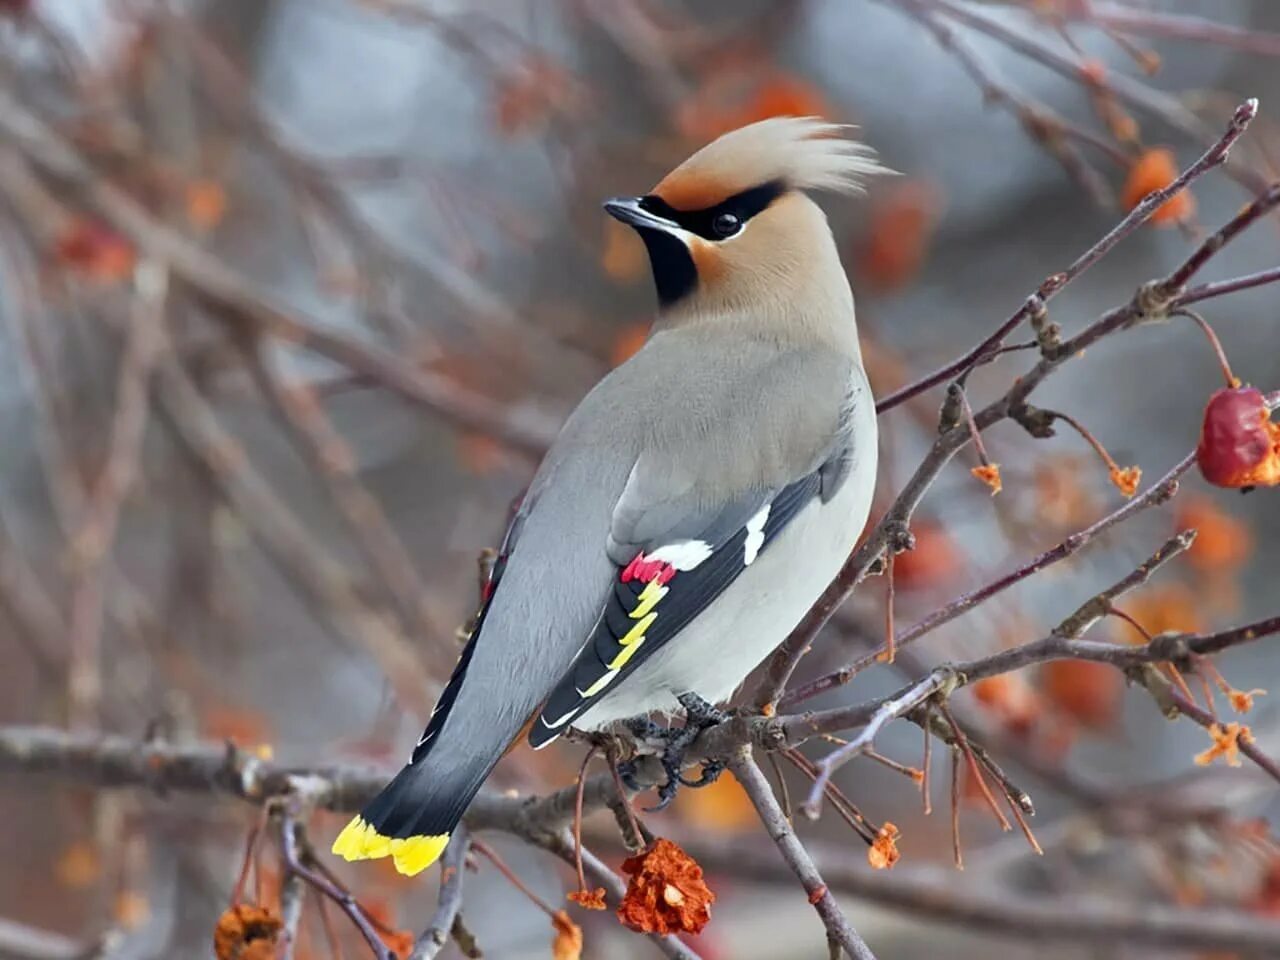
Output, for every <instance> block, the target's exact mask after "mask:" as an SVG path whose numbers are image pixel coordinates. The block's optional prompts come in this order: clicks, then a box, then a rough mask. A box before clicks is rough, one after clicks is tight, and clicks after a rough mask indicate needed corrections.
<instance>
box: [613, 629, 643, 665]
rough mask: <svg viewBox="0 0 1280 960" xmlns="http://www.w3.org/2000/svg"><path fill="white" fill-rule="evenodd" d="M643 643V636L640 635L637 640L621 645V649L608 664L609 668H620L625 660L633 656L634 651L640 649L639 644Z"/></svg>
mask: <svg viewBox="0 0 1280 960" xmlns="http://www.w3.org/2000/svg"><path fill="white" fill-rule="evenodd" d="M643 643H644V637H641V638H640V639H639V640H638V641H637V642H635V643H632V644H629V645H628V646H625V647H623V648H622V651H621V652H620V653H619V654H618V655H617V656H616V657H614V658H613V662H612V663H610V664H609V669H610V670H621V669H622V668H623V667H624V666H626V664H627V661H628V660H630V659H631V658H632V657H633V656H635V652H636V651H637V650H639V649H640V646H641V644H643Z"/></svg>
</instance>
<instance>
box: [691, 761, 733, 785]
mask: <svg viewBox="0 0 1280 960" xmlns="http://www.w3.org/2000/svg"><path fill="white" fill-rule="evenodd" d="M724 767H725V765H724V761H723V760H708V761H707V762H706V763H704V764H703V765H702V771H701V772H700V773H699V774H698V779H697V780H690V779H689V778H688V777H686V776H685V775H684V774H681V775H680V783H681V785H682V786H686V787H692V788H693V789H695V790H697V789H699V788H700V787H709V786H711V784H713V783H715V782H716V781H717V780H719V779H720V774H722V773H724Z"/></svg>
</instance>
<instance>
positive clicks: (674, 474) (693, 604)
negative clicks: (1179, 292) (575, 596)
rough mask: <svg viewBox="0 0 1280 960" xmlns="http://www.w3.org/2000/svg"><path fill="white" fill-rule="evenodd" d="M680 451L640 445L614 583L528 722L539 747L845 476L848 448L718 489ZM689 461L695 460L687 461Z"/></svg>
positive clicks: (615, 529) (616, 518) (621, 522)
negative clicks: (758, 482)
mask: <svg viewBox="0 0 1280 960" xmlns="http://www.w3.org/2000/svg"><path fill="white" fill-rule="evenodd" d="M677 460H678V458H673V457H671V456H663V455H642V456H641V458H640V460H639V461H638V462H637V463H636V466H635V468H634V469H633V470H632V472H631V476H630V478H629V480H628V482H627V486H626V488H625V489H624V491H623V493H622V496H621V498H620V499H619V500H618V503H617V505H616V506H615V508H614V511H613V518H612V524H611V529H610V533H609V539H608V553H609V556H610V558H611V559H612V560H613V562H614V563H615V565H616V567H615V571H614V578H613V584H612V589H611V590H610V592H609V594H608V596H607V598H606V600H605V603H604V608H603V610H602V611H601V613H600V618H599V620H598V621H597V622H596V625H595V627H594V628H593V629H592V631H591V633H590V635H589V636H588V637H587V640H586V643H585V644H584V645H583V647H582V649H581V651H579V653H578V655H577V657H576V658H575V660H574V662H573V664H572V666H571V667H570V668H569V669H568V670H567V671H566V672H565V674H564V676H563V677H562V678H561V680H560V682H559V683H558V684H557V685H556V687H555V689H554V690H553V692H552V693H551V696H550V697H549V698H548V700H547V702H546V704H545V705H544V706H543V708H542V712H541V714H540V715H539V718H538V720H537V721H536V722H535V723H534V724H533V726H532V728H531V729H530V731H529V740H530V743H531V744H532V745H533V746H534V747H535V748H536V747H541V746H544V745H545V744H547V743H550V742H551V741H552V740H554V739H555V738H556V737H557V736H559V735H560V734H561V733H562V732H563V731H564V730H565V729H566V728H567V727H568V726H570V725H571V724H572V722H573V720H574V718H575V717H577V716H578V715H579V714H581V713H582V712H583V711H584V710H586V709H587V708H588V707H589V706H590V705H591V704H592V703H593V702H594V701H595V700H596V699H598V698H599V697H602V696H604V695H605V693H606V692H608V691H609V690H610V689H613V688H616V687H617V685H618V684H619V683H621V682H623V681H624V680H625V679H626V677H627V676H628V674H630V673H631V672H633V671H634V670H635V669H636V668H637V667H639V666H640V664H642V663H644V661H645V660H646V659H648V658H649V657H650V656H652V655H653V653H654V652H655V651H656V650H658V649H659V648H660V647H662V646H663V644H665V643H667V642H668V641H670V640H671V639H672V638H673V637H675V636H676V635H677V634H679V632H680V631H681V630H683V629H684V627H685V626H686V625H687V624H688V623H689V622H690V621H691V620H692V619H693V618H694V617H696V616H697V615H698V614H699V613H701V612H702V611H703V610H704V609H706V607H707V606H708V605H709V604H710V603H711V602H712V601H713V600H715V598H716V597H717V596H719V595H720V594H721V593H722V592H723V591H724V590H725V589H726V588H727V587H728V586H729V585H730V584H731V583H733V581H734V580H736V579H737V577H738V576H739V575H740V574H741V573H742V572H743V571H744V570H746V569H747V567H749V566H750V565H751V564H752V563H753V562H754V561H755V559H756V557H757V556H759V554H760V552H761V551H762V550H766V549H768V547H769V544H770V543H771V542H772V541H773V539H774V537H776V536H777V534H778V532H779V531H780V530H782V529H783V527H785V526H786V525H787V523H788V522H789V521H790V520H791V519H792V518H793V517H794V516H795V515H796V514H797V513H798V512H799V511H800V509H801V508H802V507H804V506H805V504H807V503H808V502H809V501H810V500H812V499H813V498H814V497H817V496H822V497H824V498H826V497H829V496H830V495H831V493H832V491H833V487H834V486H838V484H839V482H840V481H841V480H842V479H843V470H844V464H845V462H846V460H845V457H844V455H843V451H840V452H834V453H832V454H831V455H830V456H828V457H827V458H826V459H824V460H823V462H822V463H820V465H819V466H818V467H816V468H814V469H812V470H810V471H808V472H806V473H804V474H803V475H802V476H800V477H798V478H797V479H795V480H793V481H791V482H790V483H788V484H786V485H785V486H781V487H774V488H768V487H765V488H761V487H750V488H748V489H745V490H739V491H734V492H731V493H727V494H726V493H721V494H719V495H716V494H714V493H710V492H709V491H708V489H707V485H706V484H705V483H701V482H699V477H697V476H690V475H687V474H685V473H684V471H683V470H682V468H681V466H680V465H679V464H678V463H677ZM685 462H689V461H687V460H686V461H685Z"/></svg>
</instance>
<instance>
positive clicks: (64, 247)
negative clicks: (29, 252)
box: [54, 220, 136, 283]
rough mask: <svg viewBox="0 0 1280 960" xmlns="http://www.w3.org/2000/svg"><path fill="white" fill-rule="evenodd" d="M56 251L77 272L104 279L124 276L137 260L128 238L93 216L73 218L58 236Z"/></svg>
mask: <svg viewBox="0 0 1280 960" xmlns="http://www.w3.org/2000/svg"><path fill="white" fill-rule="evenodd" d="M54 254H55V255H56V256H57V258H58V260H59V261H61V262H62V263H63V264H65V265H66V266H68V267H70V268H71V269H73V270H75V271H76V272H77V273H80V274H83V275H84V276H86V277H89V278H90V279H92V280H99V281H102V282H104V283H116V282H118V281H120V280H124V279H125V278H126V277H128V276H129V275H130V274H131V273H133V265H134V262H135V260H136V255H135V253H134V250H133V247H132V246H130V244H129V241H127V240H126V239H125V238H124V237H122V236H121V235H120V234H119V233H117V232H116V231H115V230H113V229H111V227H109V226H107V225H106V224H104V223H101V222H98V221H93V220H73V221H72V222H71V223H70V225H69V226H68V227H67V228H66V229H65V230H64V231H63V232H62V234H61V235H60V236H59V237H58V239H57V241H56V243H55V245H54Z"/></svg>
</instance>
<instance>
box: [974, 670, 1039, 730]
mask: <svg viewBox="0 0 1280 960" xmlns="http://www.w3.org/2000/svg"><path fill="white" fill-rule="evenodd" d="M973 694H974V696H975V697H977V698H978V702H979V703H981V704H982V705H983V706H985V707H987V708H988V709H989V710H990V711H991V712H992V713H993V714H995V715H996V716H997V717H998V718H999V719H1000V721H1001V723H1002V724H1003V726H1004V728H1005V729H1006V730H1008V732H1009V733H1011V734H1014V735H1015V736H1021V735H1024V734H1027V733H1029V732H1030V731H1031V730H1032V728H1033V727H1034V726H1035V724H1036V720H1038V719H1039V717H1040V713H1041V709H1042V707H1041V704H1040V698H1039V696H1038V695H1037V693H1036V692H1035V690H1033V689H1032V688H1031V684H1029V683H1028V682H1027V680H1026V678H1025V677H1024V676H1023V675H1022V674H1021V673H999V674H996V675H995V676H994V677H984V678H983V679H981V680H979V681H978V682H977V683H975V684H974V685H973Z"/></svg>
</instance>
